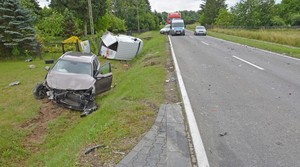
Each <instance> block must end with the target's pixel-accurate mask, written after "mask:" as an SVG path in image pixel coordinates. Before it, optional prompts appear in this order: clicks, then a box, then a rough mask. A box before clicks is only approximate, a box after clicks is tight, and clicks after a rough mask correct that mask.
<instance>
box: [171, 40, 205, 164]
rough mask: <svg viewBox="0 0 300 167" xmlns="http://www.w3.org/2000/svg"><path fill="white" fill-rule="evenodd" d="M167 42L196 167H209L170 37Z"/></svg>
mask: <svg viewBox="0 0 300 167" xmlns="http://www.w3.org/2000/svg"><path fill="white" fill-rule="evenodd" d="M169 41H170V47H171V53H172V57H173V61H174V65H175V70H176V75H177V80H178V84H179V88H180V93H181V97H182V101H183V105H184V109H185V113H186V117H187V121H188V124H189V129H190V133H191V136H192V141H193V145H194V149H195V154H196V158H197V163H198V167H209V163H208V160H207V156H206V152H205V149H204V145H203V142H202V139H201V135H200V131H199V129H198V125H197V122H196V119H195V116H194V112H193V110H192V106H191V103H190V100H189V97H188V94H187V91H186V89H185V86H184V83H183V79H182V76H181V73H180V69H179V66H178V63H177V59H176V56H175V53H174V49H173V45H172V41H171V38H170V37H169Z"/></svg>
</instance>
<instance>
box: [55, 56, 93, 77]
mask: <svg viewBox="0 0 300 167" xmlns="http://www.w3.org/2000/svg"><path fill="white" fill-rule="evenodd" d="M52 70H54V71H59V72H63V73H75V74H88V75H92V67H91V64H89V63H83V62H74V61H69V60H62V59H61V60H59V61H58V62H57V63H56V64H55V65H54V67H53V69H52Z"/></svg>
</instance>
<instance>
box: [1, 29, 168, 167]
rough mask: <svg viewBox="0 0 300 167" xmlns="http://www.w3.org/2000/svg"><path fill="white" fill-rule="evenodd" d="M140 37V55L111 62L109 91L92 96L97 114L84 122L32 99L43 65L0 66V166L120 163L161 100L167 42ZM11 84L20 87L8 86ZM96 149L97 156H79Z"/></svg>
mask: <svg viewBox="0 0 300 167" xmlns="http://www.w3.org/2000/svg"><path fill="white" fill-rule="evenodd" d="M139 37H140V38H142V39H143V41H144V48H143V51H142V53H141V54H140V55H139V56H138V57H136V58H135V59H134V60H132V61H127V62H126V61H114V60H110V62H111V64H112V68H113V69H112V70H113V86H114V87H113V88H112V90H110V91H109V92H107V93H105V94H103V95H100V96H97V98H96V101H97V104H98V106H99V108H98V110H97V111H96V112H94V113H92V114H91V115H89V116H87V117H85V118H80V116H79V115H80V112H77V111H71V110H68V109H63V108H60V107H57V106H56V105H54V104H52V103H51V102H49V101H47V100H42V101H40V100H36V99H34V97H33V94H32V90H33V88H34V86H35V85H36V83H37V82H39V81H43V79H44V76H45V74H46V71H45V70H44V67H45V63H44V61H43V60H34V61H33V62H28V63H27V62H23V61H15V62H0V114H1V116H0V134H1V135H0V164H1V166H91V163H93V164H95V163H96V165H99V166H100V165H104V166H109V165H113V164H115V163H116V162H118V161H119V160H121V158H122V157H123V156H124V154H123V153H127V152H128V151H130V149H131V148H132V147H134V146H135V145H136V144H137V142H138V141H139V139H140V138H141V136H142V135H143V134H144V133H145V132H147V131H148V130H149V128H150V127H151V126H152V124H153V121H154V119H155V118H156V112H157V111H158V108H159V106H160V104H161V103H163V102H164V97H165V90H164V84H165V79H166V69H165V64H166V54H167V51H166V50H165V43H166V40H167V38H166V37H165V36H163V35H159V33H157V32H147V33H144V34H141V35H140V36H139ZM57 56H58V55H55V56H54V57H57ZM99 60H100V62H101V63H105V62H106V61H108V60H106V59H104V58H102V57H99ZM29 65H35V68H34V69H30V68H29ZM14 81H20V84H19V85H16V86H12V87H9V86H8V85H9V83H11V82H14ZM95 145H100V148H99V149H98V150H97V151H95V152H93V153H91V154H88V155H85V154H84V152H85V150H86V149H87V148H89V147H92V146H95Z"/></svg>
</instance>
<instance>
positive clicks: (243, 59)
mask: <svg viewBox="0 0 300 167" xmlns="http://www.w3.org/2000/svg"><path fill="white" fill-rule="evenodd" d="M232 57H234V58H236V59H238V60H240V61H242V62H244V63H247V64H249V65H251V66H253V67H255V68H258V69H260V70H265V69H263V68H261V67H259V66H257V65H255V64H253V63H250V62H249V61H246V60H244V59H242V58H239V57H237V56H232Z"/></svg>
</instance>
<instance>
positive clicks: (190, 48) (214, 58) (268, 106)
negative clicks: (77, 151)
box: [171, 32, 300, 167]
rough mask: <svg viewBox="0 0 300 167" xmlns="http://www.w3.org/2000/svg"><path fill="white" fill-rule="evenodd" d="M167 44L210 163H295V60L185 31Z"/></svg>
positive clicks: (289, 166) (299, 104) (298, 68)
mask: <svg viewBox="0 0 300 167" xmlns="http://www.w3.org/2000/svg"><path fill="white" fill-rule="evenodd" d="M171 42H172V45H173V48H174V52H175V55H176V58H177V61H178V65H179V68H180V71H181V75H182V77H183V81H184V84H185V87H186V90H187V93H188V96H189V99H190V102H191V105H192V109H193V112H194V115H195V118H196V121H197V124H198V127H199V130H200V133H201V138H202V141H203V144H204V148H205V152H206V155H207V158H208V162H209V165H210V166H211V167H218V166H220V167H242V166H246V167H248V166H249V167H256V166H257V167H277V166H282V167H299V166H300V60H298V59H292V58H288V57H285V56H280V55H277V54H273V53H270V52H265V51H262V50H258V49H254V48H251V47H247V46H243V45H238V44H234V43H231V42H226V41H223V40H219V39H216V38H212V37H209V36H194V35H193V34H192V33H191V32H186V35H185V36H171Z"/></svg>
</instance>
